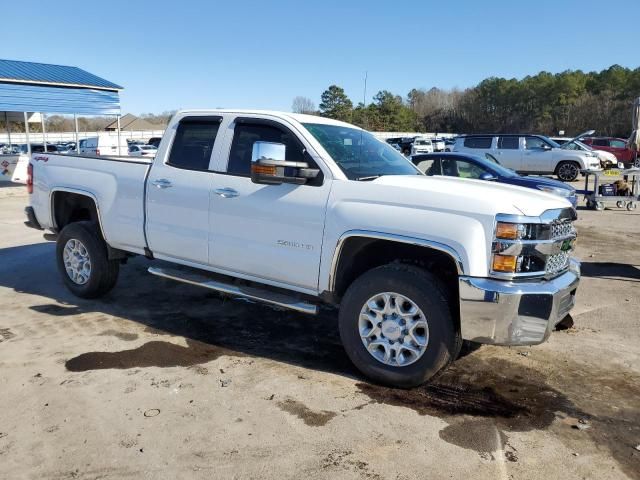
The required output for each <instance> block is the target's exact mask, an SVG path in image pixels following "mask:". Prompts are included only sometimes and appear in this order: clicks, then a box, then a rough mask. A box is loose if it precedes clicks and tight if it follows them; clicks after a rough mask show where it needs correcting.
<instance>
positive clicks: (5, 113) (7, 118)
mask: <svg viewBox="0 0 640 480" xmlns="http://www.w3.org/2000/svg"><path fill="white" fill-rule="evenodd" d="M4 125H5V127H7V136H8V137H9V153H11V151H12V150H13V148H12V147H13V145H11V126H9V115H7V112H4Z"/></svg>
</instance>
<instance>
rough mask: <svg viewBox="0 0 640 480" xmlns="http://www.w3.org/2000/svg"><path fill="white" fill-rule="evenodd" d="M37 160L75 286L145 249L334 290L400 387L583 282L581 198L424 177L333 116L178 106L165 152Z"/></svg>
mask: <svg viewBox="0 0 640 480" xmlns="http://www.w3.org/2000/svg"><path fill="white" fill-rule="evenodd" d="M29 169H30V176H29V180H28V183H27V186H28V188H29V189H30V191H31V192H32V194H31V196H30V206H29V207H28V208H27V219H28V220H27V225H28V226H31V227H33V228H40V229H46V230H49V231H50V232H51V233H52V234H53V236H55V238H56V242H57V249H56V257H57V262H58V267H59V271H60V275H61V279H62V281H63V282H64V283H65V285H66V286H67V287H68V288H69V290H71V291H72V292H73V293H74V294H75V295H78V296H80V297H83V298H95V297H98V296H102V295H106V294H109V292H110V291H111V290H112V289H113V288H114V286H115V285H116V281H117V277H118V271H119V269H120V267H121V265H122V263H124V262H126V261H127V259H128V258H130V257H131V256H134V255H145V256H146V257H148V258H150V259H160V260H165V261H166V262H169V264H170V266H167V265H168V264H163V265H160V266H152V267H151V268H149V272H150V273H151V274H154V275H158V276H161V277H164V278H170V279H173V280H176V281H180V282H185V283H189V284H191V285H196V286H199V287H203V288H209V289H212V290H216V291H218V292H221V293H222V294H225V295H231V296H236V297H244V298H248V299H251V300H255V301H260V302H263V303H266V304H269V305H272V306H276V307H278V308H287V309H291V310H295V311H298V312H303V313H307V314H314V313H317V311H318V308H319V307H320V306H322V305H324V306H329V307H332V308H335V309H336V312H337V314H338V324H339V330H340V336H341V339H342V342H343V344H344V346H345V351H346V352H347V354H348V355H349V357H350V358H351V360H352V361H353V362H354V364H355V365H356V366H357V367H358V368H359V369H360V370H361V371H362V372H363V373H364V374H365V375H366V376H368V377H369V378H372V379H373V380H375V381H377V382H380V383H384V384H387V385H391V386H399V387H410V386H415V385H418V384H420V383H423V382H425V381H427V380H429V379H430V378H432V377H433V376H434V375H436V374H437V373H438V372H440V371H441V370H442V369H444V368H446V366H447V365H449V363H450V362H452V361H453V360H454V359H455V358H456V356H457V355H458V353H459V351H460V347H461V344H462V342H463V340H466V341H470V342H479V343H488V344H495V345H534V344H537V343H541V342H543V341H545V340H546V339H547V338H548V337H549V335H550V334H551V332H552V330H553V329H554V327H555V325H556V324H557V323H558V322H560V321H561V320H562V319H563V318H564V316H565V315H566V314H567V313H568V312H569V310H570V309H571V308H572V306H573V301H574V298H575V291H576V288H577V286H578V283H579V277H580V274H579V264H578V263H577V262H576V261H575V260H573V259H572V258H571V250H572V248H573V242H574V240H575V237H576V232H575V229H574V227H573V223H572V222H573V220H574V219H575V211H574V209H573V208H572V207H571V204H570V203H569V202H568V201H567V200H565V199H562V198H559V197H558V196H555V195H552V194H549V193H544V192H535V191H532V190H525V189H522V188H520V187H515V186H510V185H500V184H492V183H491V182H484V181H482V180H469V179H458V178H453V177H428V176H425V175H424V174H423V173H422V172H421V171H420V170H419V169H417V168H416V167H415V166H414V165H413V164H412V163H411V162H410V161H409V160H407V159H406V158H405V157H404V156H403V155H402V154H400V153H399V152H397V151H396V150H394V149H393V148H392V147H391V146H389V145H387V144H386V143H384V142H381V141H379V140H377V139H376V138H375V137H374V136H373V135H371V134H370V133H368V132H366V131H364V130H362V129H360V128H358V127H354V126H353V125H349V124H347V123H344V122H339V121H336V120H332V119H328V118H322V117H318V116H312V115H301V114H292V113H282V112H271V111H255V110H188V111H181V112H178V113H177V114H176V115H175V116H174V117H173V119H172V120H171V122H170V123H169V125H168V127H167V129H166V132H165V135H164V137H163V138H162V140H161V142H160V144H159V148H158V152H157V155H156V157H155V158H154V159H153V160H150V159H146V158H141V157H129V158H128V159H124V158H122V157H102V156H101V157H82V155H60V154H50V155H49V154H37V155H34V156H33V158H32V160H31V164H30V167H29ZM111 295H113V296H114V298H115V299H117V289H116V291H114V292H113V293H112V294H111Z"/></svg>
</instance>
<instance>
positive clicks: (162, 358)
mask: <svg viewBox="0 0 640 480" xmlns="http://www.w3.org/2000/svg"><path fill="white" fill-rule="evenodd" d="M187 345H188V346H187V347H183V346H181V345H176V344H174V343H170V342H161V341H153V342H147V343H145V344H144V345H142V346H140V347H138V348H134V349H131V350H122V351H120V352H88V353H83V354H82V355H78V356H77V357H74V358H72V359H70V360H67V362H66V363H65V367H66V368H67V370H69V371H71V372H86V371H87V370H101V369H107V368H115V369H127V368H142V367H190V366H192V365H198V364H201V363H207V362H210V361H212V360H215V359H216V358H218V357H220V356H221V355H228V354H229V352H228V351H226V350H225V349H221V348H218V347H214V346H212V345H208V344H205V343H202V342H197V341H193V340H187ZM233 355H236V356H237V354H235V353H233Z"/></svg>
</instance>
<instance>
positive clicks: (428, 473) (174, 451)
mask: <svg viewBox="0 0 640 480" xmlns="http://www.w3.org/2000/svg"><path fill="white" fill-rule="evenodd" d="M27 201H28V198H27V195H26V194H25V193H24V187H6V186H5V187H2V184H0V306H1V307H2V310H1V311H2V313H1V314H0V466H1V468H0V477H1V478H7V479H16V478H52V479H57V478H82V479H97V478H296V479H297V478H303V477H306V478H326V479H336V478H339V479H340V478H366V479H413V478H429V479H440V478H445V479H468V478H475V479H484V478H486V479H494V478H500V479H509V478H513V479H528V478H532V479H545V480H546V479H555V478H562V479H584V478H593V479H613V478H616V479H617V478H631V479H640V295H639V294H640V240H639V239H640V211H636V212H637V213H636V212H631V213H630V212H626V211H621V210H618V209H612V210H608V211H605V212H593V211H586V210H581V211H580V212H579V214H580V219H579V220H578V222H577V227H578V230H579V240H578V246H577V254H578V256H579V257H581V259H582V260H583V264H582V265H583V274H584V277H583V281H582V284H581V287H580V288H579V290H578V295H577V306H576V308H575V310H574V312H573V319H574V321H575V326H574V328H571V329H568V330H564V331H559V332H555V333H554V334H553V335H552V337H551V339H550V340H549V342H547V343H546V344H543V345H540V346H536V347H531V348H511V349H509V348H497V347H482V348H480V349H478V350H476V351H473V352H471V353H469V354H468V355H467V356H465V357H463V358H461V359H460V360H458V361H457V362H456V363H455V364H454V365H453V366H452V367H451V368H450V370H449V371H448V372H447V373H446V374H445V375H444V376H442V377H441V378H440V379H439V380H437V382H435V383H434V384H432V385H430V386H425V387H421V388H417V389H414V390H410V391H402V390H391V389H386V388H381V387H378V386H375V385H372V384H370V383H368V382H367V381H366V380H365V379H363V378H362V377H361V376H360V375H359V374H358V373H357V372H356V371H355V370H354V368H353V367H352V366H351V365H350V363H349V361H348V359H347V357H346V355H345V353H344V352H343V350H342V347H341V346H340V343H339V338H338V336H337V325H336V319H335V315H334V314H332V313H331V312H325V313H323V314H322V315H321V316H320V317H319V318H313V317H306V316H303V315H299V314H295V313H289V312H278V311H274V310H272V309H269V308H266V307H263V306H260V305H256V304H252V303H247V302H244V301H239V300H229V299H227V300H223V299H221V298H220V297H218V296H217V295H216V294H214V293H210V292H208V291H205V290H202V289H199V288H196V287H191V286H188V285H182V284H176V283H172V282H171V281H168V280H163V279H160V278H157V277H153V276H151V275H148V274H147V273H146V272H145V269H146V268H147V266H148V263H149V262H148V261H147V260H145V259H143V258H138V259H135V260H134V261H132V262H130V263H129V264H128V265H127V266H126V267H124V268H123V269H122V270H121V277H120V281H119V283H118V285H117V286H116V288H115V289H114V290H113V291H112V292H111V293H110V294H109V295H108V296H106V297H105V298H103V299H100V300H95V301H85V300H80V299H78V298H75V297H73V296H72V295H71V294H70V293H68V292H67V290H65V288H64V287H63V286H62V283H61V281H60V279H59V277H58V273H57V271H56V266H55V259H54V249H55V245H54V244H53V243H49V242H45V241H44V240H43V238H42V235H41V233H40V232H37V231H35V230H31V229H28V228H26V227H24V226H23V224H22V222H23V213H22V210H23V207H24V206H25V204H26V203H27Z"/></svg>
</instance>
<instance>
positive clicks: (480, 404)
mask: <svg viewBox="0 0 640 480" xmlns="http://www.w3.org/2000/svg"><path fill="white" fill-rule="evenodd" d="M478 353H479V354H475V355H471V356H469V357H465V358H463V359H460V360H459V361H457V362H455V363H454V364H453V365H452V366H451V367H450V368H449V370H447V371H446V372H445V373H444V374H443V375H442V376H440V377H439V378H438V379H437V380H436V381H435V382H434V383H432V384H429V385H426V386H423V387H419V388H415V389H412V390H398V389H391V388H385V387H379V386H375V385H371V384H366V383H359V384H357V387H358V390H359V391H360V393H362V394H364V395H366V396H367V397H369V399H370V401H369V403H370V404H387V405H393V406H399V407H404V408H409V409H411V410H413V411H415V412H416V413H418V414H420V415H430V416H436V417H439V418H441V419H443V420H444V421H446V422H447V423H448V426H447V427H445V428H443V429H442V430H441V431H440V433H439V434H440V438H441V439H443V440H444V441H446V442H449V443H451V444H453V445H456V446H458V447H461V448H465V449H471V450H475V451H477V452H478V453H479V454H485V453H486V452H493V451H496V450H505V455H506V453H509V452H508V451H507V450H508V449H509V448H510V445H509V444H508V436H507V433H508V432H525V431H530V430H534V429H536V430H537V429H553V432H554V434H555V435H556V436H557V437H558V438H559V439H560V440H561V441H563V443H565V444H566V445H567V447H568V448H569V449H571V450H573V451H577V450H580V449H581V448H582V447H583V446H585V445H586V444H585V442H589V443H591V444H597V445H603V446H606V448H607V449H608V450H609V451H610V453H611V455H612V457H613V458H614V459H615V460H616V461H617V462H618V464H619V465H620V468H621V469H622V470H623V471H624V472H625V473H626V474H627V475H629V476H630V477H631V478H634V479H640V452H634V451H633V448H634V446H635V445H637V443H638V438H640V404H638V403H637V399H638V398H640V381H638V380H639V379H638V378H631V377H629V376H627V375H625V374H622V373H620V374H619V376H617V377H616V375H613V374H612V373H611V371H603V372H600V373H598V372H595V371H591V372H584V368H582V367H581V366H579V365H571V366H568V365H566V364H565V365H562V367H559V368H558V369H554V370H555V374H558V373H559V374H560V375H563V374H564V375H566V376H567V378H566V379H564V378H563V379H562V380H561V384H562V385H563V391H560V390H559V389H556V388H553V387H551V386H549V385H548V383H547V379H546V376H545V374H544V372H543V370H542V369H541V368H539V366H538V367H536V368H531V367H528V366H525V365H522V364H520V363H518V362H511V361H508V360H506V359H500V358H491V357H490V356H486V355H485V356H484V357H486V358H483V355H482V353H481V352H478ZM560 369H562V370H560ZM576 375H577V376H579V377H580V378H571V377H572V376H576ZM583 375H584V376H585V377H584V378H582V376H583ZM556 381H557V379H556ZM570 398H576V399H580V404H581V406H580V407H578V406H576V405H575V404H574V402H572V401H571V400H570ZM359 408H362V406H361V407H359ZM558 419H560V420H564V421H563V422H555V420H558ZM578 419H583V421H586V422H588V423H589V424H590V425H591V428H590V429H588V430H585V431H579V430H577V429H575V428H571V425H572V423H577V422H578ZM512 453H513V452H512ZM512 457H513V455H512ZM513 458H516V457H513ZM508 460H509V459H508Z"/></svg>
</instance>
